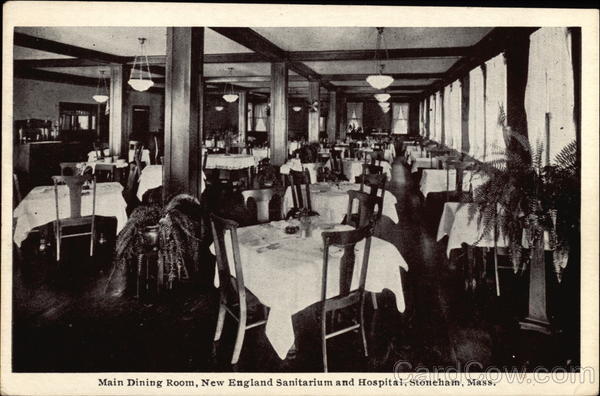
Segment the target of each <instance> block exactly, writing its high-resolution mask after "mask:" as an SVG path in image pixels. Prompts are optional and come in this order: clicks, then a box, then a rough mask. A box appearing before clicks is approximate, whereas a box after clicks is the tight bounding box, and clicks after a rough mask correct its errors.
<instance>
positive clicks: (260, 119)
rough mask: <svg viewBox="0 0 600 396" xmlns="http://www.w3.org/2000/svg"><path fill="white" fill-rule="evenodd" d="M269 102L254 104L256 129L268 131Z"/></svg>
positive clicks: (256, 130)
mask: <svg viewBox="0 0 600 396" xmlns="http://www.w3.org/2000/svg"><path fill="white" fill-rule="evenodd" d="M267 119H268V118H267V104H266V103H259V104H256V105H254V131H255V132H266V131H267Z"/></svg>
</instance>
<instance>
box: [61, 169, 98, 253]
mask: <svg viewBox="0 0 600 396" xmlns="http://www.w3.org/2000/svg"><path fill="white" fill-rule="evenodd" d="M52 181H53V182H54V198H55V203H56V221H55V222H54V235H55V237H56V261H60V245H61V240H62V239H64V238H73V237H78V236H82V235H90V257H92V256H93V255H94V242H95V239H96V178H95V177H94V176H93V175H82V176H52ZM90 181H91V182H92V214H91V215H89V216H81V200H82V193H83V184H84V183H85V182H90ZM59 184H66V185H67V188H68V189H69V200H70V207H71V213H70V216H69V217H68V218H61V217H60V213H59V203H58V186H59ZM86 225H90V231H89V232H87V231H86V232H77V233H74V234H67V235H64V234H63V230H64V229H65V228H71V227H81V226H86Z"/></svg>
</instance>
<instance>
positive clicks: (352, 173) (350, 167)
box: [325, 158, 392, 182]
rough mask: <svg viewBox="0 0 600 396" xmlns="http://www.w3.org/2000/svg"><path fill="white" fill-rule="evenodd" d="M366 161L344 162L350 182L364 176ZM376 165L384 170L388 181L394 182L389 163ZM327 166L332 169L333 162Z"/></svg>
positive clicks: (345, 171)
mask: <svg viewBox="0 0 600 396" xmlns="http://www.w3.org/2000/svg"><path fill="white" fill-rule="evenodd" d="M363 164H364V161H361V160H355V159H352V158H347V159H344V160H342V165H343V167H344V175H346V177H347V178H348V180H349V181H351V182H354V180H355V178H356V177H357V176H360V175H362V165H363ZM375 165H378V166H381V167H382V168H383V173H384V174H385V175H386V176H387V181H388V182H389V181H390V180H392V166H391V165H390V163H389V162H387V161H376V162H375ZM325 166H326V167H327V168H329V169H331V160H329V161H327V162H326V163H325Z"/></svg>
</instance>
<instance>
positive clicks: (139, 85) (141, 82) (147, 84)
mask: <svg viewBox="0 0 600 396" xmlns="http://www.w3.org/2000/svg"><path fill="white" fill-rule="evenodd" d="M138 40H139V41H140V55H139V56H137V55H136V57H135V58H134V60H133V66H132V68H131V74H130V75H129V81H127V83H128V84H129V85H130V86H131V88H133V89H135V90H136V91H140V92H144V91H147V90H148V89H150V88H151V87H152V86H153V85H154V81H152V75H151V74H150V64H149V63H148V57H147V56H146V54H145V53H144V43H145V42H146V39H145V38H144V37H140V38H138ZM144 65H145V66H146V71H145V73H146V78H144ZM136 66H138V67H136Z"/></svg>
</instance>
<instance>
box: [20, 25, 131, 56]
mask: <svg viewBox="0 0 600 396" xmlns="http://www.w3.org/2000/svg"><path fill="white" fill-rule="evenodd" d="M14 45H18V46H19V47H25V48H31V49H36V50H40V51H46V52H51V53H53V54H60V55H66V56H72V57H75V58H81V59H88V60H91V61H96V62H101V63H127V60H128V59H129V57H124V56H118V55H112V54H107V53H105V52H100V51H96V50H91V49H87V48H83V47H77V46H75V45H70V44H64V43H59V42H58V41H53V40H48V39H44V38H40V37H34V36H30V35H28V34H24V33H18V32H15V34H14Z"/></svg>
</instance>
